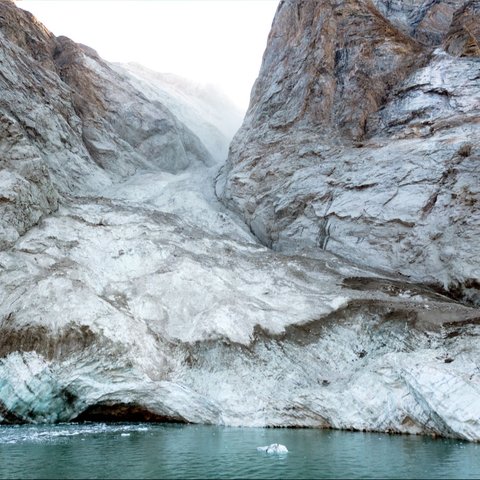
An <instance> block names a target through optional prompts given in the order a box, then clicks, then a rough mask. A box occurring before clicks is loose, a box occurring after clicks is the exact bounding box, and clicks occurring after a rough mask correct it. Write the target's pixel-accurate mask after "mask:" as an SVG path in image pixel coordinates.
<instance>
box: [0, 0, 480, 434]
mask: <svg viewBox="0 0 480 480" xmlns="http://www.w3.org/2000/svg"><path fill="white" fill-rule="evenodd" d="M477 16H478V6H477V2H460V1H458V2H455V1H449V2H435V1H433V2H432V1H429V2H420V1H413V0H412V1H409V2H396V1H388V2H387V1H385V2H381V1H376V2H366V1H365V2H363V1H357V2H353V1H348V0H347V1H343V2H339V1H338V2H336V1H322V2H313V1H312V2H310V1H308V2H302V1H297V2H292V1H287V2H282V3H280V5H279V8H278V12H277V15H276V17H275V20H274V23H273V27H272V32H271V34H270V37H269V42H268V45H267V50H266V52H265V56H264V62H263V66H262V69H261V72H260V76H259V78H258V80H257V82H256V84H255V86H254V89H253V92H252V100H251V105H250V108H249V110H248V113H247V116H246V118H245V120H244V123H243V126H242V127H241V129H240V130H239V132H238V133H237V134H236V136H235V138H234V140H233V142H232V144H231V147H230V151H229V155H228V160H227V163H226V165H224V166H222V163H223V160H224V156H225V155H226V152H227V146H228V143H229V141H230V137H231V135H232V133H233V131H234V130H235V129H236V127H237V126H239V124H240V121H241V120H240V118H239V115H238V112H236V111H235V109H234V108H233V107H232V106H230V105H229V103H228V102H227V101H226V100H225V99H224V98H222V97H221V96H219V95H217V94H215V92H212V91H211V90H208V89H205V88H203V87H202V88H200V87H198V86H195V85H193V84H191V83H189V82H187V81H185V80H182V79H179V78H177V77H174V76H169V75H160V74H157V73H155V72H151V71H148V70H146V69H144V68H143V67H140V66H138V65H116V64H109V63H108V62H106V61H104V60H102V59H101V58H100V57H99V56H98V54H97V53H96V52H95V51H94V50H92V49H91V48H89V47H86V46H83V45H79V44H75V43H74V42H72V41H71V40H69V39H67V38H64V37H60V38H56V37H54V36H53V35H52V34H51V33H50V32H48V31H47V30H46V29H45V28H44V27H43V26H42V25H41V24H39V23H38V22H37V21H36V20H35V18H34V17H33V16H31V15H30V14H28V13H27V12H25V11H23V10H21V9H19V8H17V7H16V6H15V5H14V4H13V3H12V2H1V3H0V47H1V48H0V91H1V96H0V162H1V165H0V167H1V170H0V212H1V216H0V422H3V423H25V422H33V423H38V422H65V421H84V420H99V421H118V420H121V421H125V420H142V421H175V422H197V423H212V424H221V425H243V426H294V427H298V426H306V427H325V428H345V429H356V430H368V431H382V432H386V431H389V432H400V433H424V434H432V435H442V436H447V437H456V438H462V439H467V440H474V441H477V440H480V411H479V408H480V346H479V342H478V341H477V336H478V335H479V334H480V310H479V309H478V308H477V307H476V306H475V305H476V304H477V303H478V295H477V291H478V255H477V253H478V245H477V244H476V242H475V240H474V239H475V238H476V235H475V234H476V232H477V230H478V219H479V216H478V210H477V203H476V200H477V197H478V172H479V171H478V165H477V164H478V161H479V157H478V135H479V131H478V108H479V105H478V98H479V97H478V92H479V83H480V82H479V81H478V79H479V77H478V75H479V59H478V50H477V49H476V46H478V27H477V25H478V22H476V18H477ZM220 167H222V169H221V172H220V174H219V175H218V171H219V168H220ZM215 182H216V187H215ZM215 188H216V193H217V194H218V195H219V197H220V199H221V200H222V202H223V203H222V202H220V201H219V200H218V199H217V197H216V194H215ZM225 204H226V206H228V207H230V210H229V209H228V208H226V206H225ZM419 252H420V253H419Z"/></svg>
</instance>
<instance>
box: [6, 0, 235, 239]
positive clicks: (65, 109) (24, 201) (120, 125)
mask: <svg viewBox="0 0 480 480" xmlns="http://www.w3.org/2000/svg"><path fill="white" fill-rule="evenodd" d="M0 44H1V45H0V47H1V48H0V62H1V63H0V69H1V72H2V75H1V76H0V88H1V91H2V97H1V100H0V162H1V168H2V171H1V173H0V185H1V195H2V196H1V201H0V213H1V215H0V247H5V246H8V245H12V243H13V242H14V241H15V240H16V239H17V238H18V237H19V235H23V234H24V233H25V232H26V231H27V230H28V229H29V228H30V227H31V226H32V225H35V224H36V223H37V222H38V221H39V219H40V218H41V217H42V215H44V214H48V213H51V212H52V211H55V210H56V208H57V206H58V198H59V193H60V194H64V193H67V194H90V193H92V192H97V191H100V190H101V189H102V188H105V187H106V186H108V185H111V184H112V183H115V182H117V181H119V180H121V179H124V178H126V177H127V176H129V175H132V174H134V173H135V172H136V171H138V170H141V169H150V170H162V171H168V172H172V173H175V172H178V171H182V170H185V169H187V168H189V167H191V166H192V167H193V166H195V165H197V164H201V165H203V164H207V165H211V164H213V160H212V156H211V154H210V153H209V152H208V151H207V149H206V148H205V146H204V145H203V143H202V142H201V141H200V140H199V138H198V137H197V135H195V134H194V133H193V132H192V131H191V130H190V129H189V128H188V127H187V126H186V125H185V124H184V123H182V121H180V120H179V119H177V118H176V117H175V116H174V115H173V114H172V113H171V112H170V111H169V109H168V108H167V107H166V106H165V105H164V104H163V103H161V102H159V101H151V100H149V99H148V98H146V97H145V96H144V95H143V94H142V92H141V91H140V90H138V89H137V88H135V87H134V86H133V85H132V82H133V78H129V77H128V76H126V75H124V76H121V75H119V74H118V73H117V72H116V71H115V70H114V68H113V67H110V66H109V65H108V64H107V63H106V62H104V61H103V60H102V59H101V58H100V57H99V56H98V55H97V54H96V52H95V51H94V50H93V49H91V48H89V47H86V46H83V45H78V44H75V43H74V42H72V41H71V40H69V39H68V38H65V37H59V38H55V37H54V36H53V35H52V34H51V33H50V32H48V31H47V30H46V29H45V27H43V26H42V25H41V24H40V23H39V22H38V21H36V20H35V18H34V17H33V16H32V15H31V14H30V13H28V12H25V11H23V10H21V9H19V8H17V7H16V6H15V5H14V4H13V2H0ZM167 96H168V95H167ZM227 116H228V114H227ZM200 122H202V121H200ZM204 123H205V124H206V125H210V124H209V123H208V122H207V121H204ZM211 127H212V126H211ZM204 128H207V126H204ZM212 128H213V127H212ZM224 141H225V142H227V141H228V140H227V139H225V140H224Z"/></svg>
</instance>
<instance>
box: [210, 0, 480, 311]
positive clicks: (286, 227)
mask: <svg viewBox="0 0 480 480" xmlns="http://www.w3.org/2000/svg"><path fill="white" fill-rule="evenodd" d="M375 4H376V6H377V9H376V8H374V7H373V5H372V3H371V2H368V1H342V2H335V1H325V2H308V1H306V2H303V1H284V2H281V3H280V6H279V8H278V11H277V14H276V17H275V21H274V24H273V27H272V32H271V34H270V37H269V42H268V46H267V50H266V52H265V55H264V59H263V65H262V68H261V71H260V74H259V77H258V79H257V81H256V83H255V86H254V89H253V92H252V101H251V104H250V107H249V110H248V112H247V115H246V118H245V121H244V123H243V126H242V128H241V130H240V131H239V132H238V133H237V135H236V136H235V138H234V140H233V142H232V145H231V149H230V154H229V158H228V161H227V164H226V167H225V168H224V170H223V172H222V175H221V176H220V177H219V181H218V183H217V193H218V195H219V196H220V197H221V198H222V199H223V201H224V202H225V203H226V204H227V205H228V206H229V207H230V208H232V209H233V210H235V211H236V212H238V213H239V214H240V215H242V216H243V217H244V218H245V219H246V221H247V223H248V224H249V225H250V227H251V229H252V231H253V232H254V233H255V235H256V236H257V237H258V238H259V239H260V240H261V241H262V243H264V244H265V245H268V246H270V247H271V248H273V249H275V250H279V251H283V252H290V253H292V252H296V253H298V252H303V253H305V254H308V255H314V256H320V257H321V255H322V252H324V251H329V252H332V253H335V254H337V255H340V256H342V257H344V258H346V259H348V260H350V261H352V262H355V263H357V264H361V265H364V266H371V267H374V268H378V269H379V270H382V271H387V272H390V273H400V274H402V275H404V276H405V277H407V278H410V279H412V280H415V281H421V282H426V283H431V284H436V285H438V286H439V287H442V288H445V289H446V290H450V291H451V293H452V294H453V295H462V293H461V292H462V291H463V292H464V294H465V298H468V299H470V300H472V301H476V302H478V301H479V299H480V297H479V295H478V290H477V291H476V290H475V288H477V287H475V286H478V284H479V279H480V263H479V261H478V259H479V258H480V257H479V253H480V251H479V249H478V242H477V241H476V237H477V236H478V234H479V227H480V214H479V209H478V205H479V203H478V202H479V190H478V185H479V180H480V178H479V170H478V168H477V167H476V165H477V163H478V160H479V154H480V150H479V148H480V127H479V113H480V82H479V78H480V77H479V75H480V57H479V56H478V54H477V50H476V45H477V43H478V24H479V22H478V2H476V1H470V2H467V1H464V2H416V1H415V2H413V1H412V2H383V1H378V2H375ZM447 10H448V12H447ZM442 12H443V13H442ZM381 13H382V14H383V15H381ZM427 20H428V22H430V23H431V22H433V23H431V25H434V26H435V28H434V27H433V26H431V28H430V27H428V28H430V30H432V29H433V30H435V29H436V30H435V31H436V33H435V34H431V35H430V34H429V35H427V37H428V38H426V37H425V35H424V33H425V31H424V30H422V31H420V30H419V28H420V27H419V25H421V24H423V25H424V29H425V28H427V27H426V26H425V25H426V23H425V22H427ZM422 22H423V23H422ZM433 30H432V31H433ZM422 32H423V33H422ZM462 32H463V33H462ZM468 32H470V33H468ZM467 33H468V35H467ZM425 38H426V40H425ZM427 40H428V41H427ZM445 49H446V50H445ZM472 287H473V288H472Z"/></svg>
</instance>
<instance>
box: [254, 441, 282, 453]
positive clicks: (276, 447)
mask: <svg viewBox="0 0 480 480" xmlns="http://www.w3.org/2000/svg"><path fill="white" fill-rule="evenodd" d="M257 452H265V453H278V454H282V453H288V448H287V447H286V446H285V445H281V444H280V443H272V444H271V445H267V446H266V447H257Z"/></svg>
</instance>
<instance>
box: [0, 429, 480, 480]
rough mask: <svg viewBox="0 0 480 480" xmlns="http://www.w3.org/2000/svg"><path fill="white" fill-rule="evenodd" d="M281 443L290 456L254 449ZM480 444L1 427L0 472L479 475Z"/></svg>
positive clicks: (342, 435)
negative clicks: (286, 448) (270, 453)
mask: <svg viewBox="0 0 480 480" xmlns="http://www.w3.org/2000/svg"><path fill="white" fill-rule="evenodd" d="M271 443H282V444H284V445H286V446H287V447H288V449H289V453H288V454H287V455H283V456H282V455H280V456H279V455H268V454H266V453H263V452H257V451H256V447H258V446H261V445H269V444H271ZM479 453H480V445H476V444H470V443H465V442H460V441H455V440H445V439H435V440H434V439H430V438H426V437H417V436H394V435H382V434H373V433H370V434H369V433H350V432H336V431H330V430H327V431H324V430H309V429H298V430H297V429H245V428H222V427H212V426H196V425H171V424H168V425H147V424H130V425H124V424H118V425H105V424H85V425H75V424H68V425H66V424H65V425H56V426H15V427H0V478H479V477H480V455H479Z"/></svg>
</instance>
